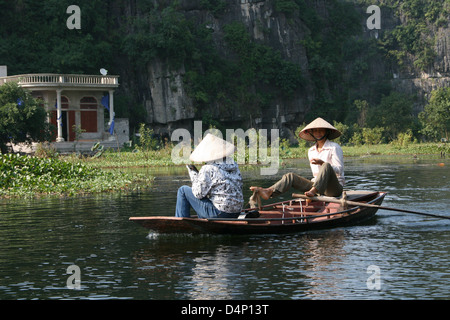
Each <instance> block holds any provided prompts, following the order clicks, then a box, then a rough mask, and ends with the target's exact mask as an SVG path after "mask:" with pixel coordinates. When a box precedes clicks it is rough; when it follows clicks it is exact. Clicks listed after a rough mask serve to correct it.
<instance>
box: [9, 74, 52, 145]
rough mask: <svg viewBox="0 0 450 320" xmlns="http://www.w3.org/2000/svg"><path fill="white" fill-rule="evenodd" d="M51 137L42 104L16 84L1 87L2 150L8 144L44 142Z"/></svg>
mask: <svg viewBox="0 0 450 320" xmlns="http://www.w3.org/2000/svg"><path fill="white" fill-rule="evenodd" d="M49 136H50V125H49V124H48V123H47V112H46V111H45V109H44V108H43V107H42V106H41V102H40V101H39V100H37V99H34V98H33V97H32V96H31V94H30V92H29V91H27V90H25V89H23V88H21V87H20V86H19V85H18V84H17V83H15V82H9V83H6V84H4V85H2V86H0V150H1V152H2V153H6V152H7V147H6V144H7V143H8V142H11V143H18V142H32V141H44V140H46V139H48V138H49Z"/></svg>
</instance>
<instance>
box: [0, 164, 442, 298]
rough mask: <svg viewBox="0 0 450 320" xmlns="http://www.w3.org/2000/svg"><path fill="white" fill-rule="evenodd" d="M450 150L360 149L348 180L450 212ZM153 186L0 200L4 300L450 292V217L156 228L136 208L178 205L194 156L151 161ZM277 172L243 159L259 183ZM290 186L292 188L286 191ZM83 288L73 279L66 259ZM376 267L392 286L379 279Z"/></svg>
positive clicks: (389, 201) (146, 211)
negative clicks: (303, 229)
mask: <svg viewBox="0 0 450 320" xmlns="http://www.w3.org/2000/svg"><path fill="white" fill-rule="evenodd" d="M448 165H450V163H449V162H448V160H447V161H446V162H445V166H444V167H440V166H437V165H436V161H435V160H411V159H401V161H394V160H393V161H386V160H382V159H380V160H379V161H373V160H369V159H365V160H360V159H350V160H349V161H348V162H347V163H346V177H347V182H348V184H347V187H348V188H351V189H367V190H381V191H387V192H389V194H388V196H387V198H386V200H385V202H384V205H389V206H391V207H398V208H412V207H413V208H414V210H418V211H424V212H434V211H436V212H438V211H439V212H440V213H445V212H447V213H448V208H449V207H450V200H449V198H448V194H449V189H450V184H449V182H448V181H449V179H448V178H449V177H448ZM143 170H147V171H146V172H148V174H150V175H155V176H156V180H155V184H154V186H152V188H151V190H149V191H146V192H142V193H134V194H114V195H113V194H108V195H101V196H92V197H84V198H68V199H40V200H34V201H22V200H14V201H13V200H8V201H1V202H0V210H1V214H0V239H2V242H1V243H0V279H1V280H0V281H1V282H0V298H1V299H379V298H382V299H414V298H422V299H448V298H450V296H449V293H448V290H447V288H448V287H449V285H450V282H449V281H450V273H449V271H448V265H449V262H450V261H449V259H450V258H449V257H450V254H449V253H450V252H449V250H450V249H448V248H450V233H449V231H450V223H449V222H448V221H443V220H439V219H430V218H427V217H423V216H414V215H411V214H403V213H396V212H390V211H384V210H380V211H379V213H378V215H377V218H376V219H375V220H373V221H371V222H369V223H366V224H364V225H358V226H354V227H348V228H337V229H332V230H323V231H314V232H307V233H301V234H287V235H260V236H256V235H247V236H231V235H201V236H199V235H196V236H194V235H186V234H185V235H157V234H149V233H148V231H147V230H146V229H143V228H142V227H140V226H139V225H137V224H134V223H132V222H129V221H128V218H129V217H130V216H146V215H168V216H172V215H173V211H174V208H175V203H176V191H177V189H178V188H179V186H181V185H182V184H189V178H188V176H187V173H186V170H185V169H184V168H183V167H177V168H175V169H174V168H171V169H160V170H159V171H156V170H155V168H146V169H143ZM290 171H295V172H298V173H299V174H303V175H305V176H308V174H309V172H310V171H309V167H308V164H307V163H306V161H303V160H302V161H292V162H286V163H285V164H284V166H283V167H281V168H280V171H279V172H278V174H277V175H276V176H261V175H259V172H258V168H257V167H256V168H251V169H243V170H242V174H243V176H244V179H245V184H244V190H245V197H246V199H248V197H249V196H250V191H249V190H248V188H249V187H250V185H261V186H269V185H271V184H272V183H273V182H275V181H276V180H277V179H278V178H279V177H280V176H281V175H282V174H283V173H285V172H290ZM287 197H288V195H287V196H286V198H287ZM70 265H77V266H78V267H79V268H80V270H81V289H79V290H74V289H69V288H68V287H67V281H68V278H69V276H70V275H69V274H67V267H68V266H70ZM369 266H377V267H378V268H379V270H380V272H381V273H380V279H381V287H380V289H379V290H373V289H369V287H368V284H367V280H368V278H369V276H370V274H368V272H367V268H368V267H369Z"/></svg>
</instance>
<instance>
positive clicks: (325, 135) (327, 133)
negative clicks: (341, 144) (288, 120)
mask: <svg viewBox="0 0 450 320" xmlns="http://www.w3.org/2000/svg"><path fill="white" fill-rule="evenodd" d="M308 133H309V135H310V136H311V137H313V139H314V140H316V142H317V141H320V140H323V139H325V138H328V135H329V134H330V132H329V131H328V130H327V132H326V133H325V134H324V135H323V136H322V137H321V138H319V139H317V138H316V137H314V135H313V134H312V133H311V131H308Z"/></svg>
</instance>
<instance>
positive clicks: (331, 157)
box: [250, 118, 345, 201]
mask: <svg viewBox="0 0 450 320" xmlns="http://www.w3.org/2000/svg"><path fill="white" fill-rule="evenodd" d="M340 135H341V133H340V132H339V131H338V130H337V129H336V128H335V127H333V126H332V125H331V124H330V123H328V122H327V121H325V120H323V119H322V118H317V119H316V120H314V121H313V122H311V123H310V124H309V125H307V126H306V127H305V128H304V129H303V130H302V131H301V132H300V133H299V136H300V138H302V139H305V140H307V141H315V142H316V143H315V144H314V145H313V146H312V147H311V148H310V149H309V150H308V158H309V162H310V166H311V171H312V174H313V178H312V179H311V180H309V179H306V178H304V177H302V176H300V175H298V174H296V173H287V174H285V175H284V176H283V177H282V178H281V179H280V180H279V181H278V182H277V183H275V184H274V185H272V186H271V187H269V188H261V187H255V186H252V187H250V190H252V191H253V192H254V193H257V194H258V195H259V196H260V197H261V198H263V199H265V200H267V199H269V198H270V197H276V196H279V195H280V194H282V193H284V192H287V191H288V190H289V189H290V188H291V187H293V188H294V189H297V190H299V191H301V192H304V193H305V195H306V196H308V197H313V196H315V195H316V194H321V195H325V196H330V197H338V196H340V195H341V194H342V191H343V186H344V184H345V179H344V156H343V152H342V149H341V147H340V146H339V145H338V144H337V143H335V142H332V141H331V140H332V139H335V138H337V137H339V136H340ZM251 201H252V200H251Z"/></svg>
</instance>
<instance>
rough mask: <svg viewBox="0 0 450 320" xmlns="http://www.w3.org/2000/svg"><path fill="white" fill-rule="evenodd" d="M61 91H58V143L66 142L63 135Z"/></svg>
mask: <svg viewBox="0 0 450 320" xmlns="http://www.w3.org/2000/svg"><path fill="white" fill-rule="evenodd" d="M61 91H62V90H61V89H58V90H56V126H57V127H58V136H57V137H56V142H62V141H64V138H63V135H62V126H61V124H62V117H61V116H62V111H61Z"/></svg>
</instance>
